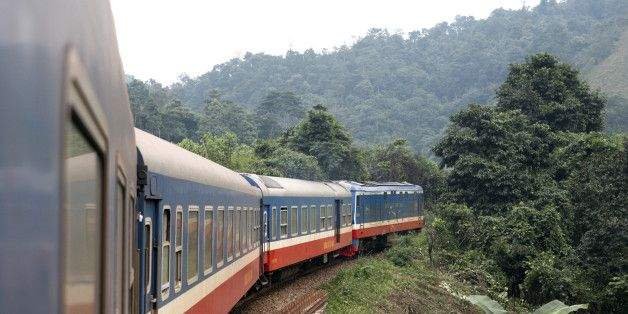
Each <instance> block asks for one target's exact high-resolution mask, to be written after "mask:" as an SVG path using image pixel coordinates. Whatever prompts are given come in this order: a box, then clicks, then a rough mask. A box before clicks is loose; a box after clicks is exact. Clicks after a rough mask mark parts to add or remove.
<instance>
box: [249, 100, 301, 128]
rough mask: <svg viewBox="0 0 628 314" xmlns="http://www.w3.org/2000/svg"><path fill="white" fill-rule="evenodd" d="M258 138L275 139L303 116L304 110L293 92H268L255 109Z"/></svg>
mask: <svg viewBox="0 0 628 314" xmlns="http://www.w3.org/2000/svg"><path fill="white" fill-rule="evenodd" d="M255 114H256V116H257V121H258V132H259V137H260V138H264V139H267V138H273V137H277V136H278V135H279V134H281V132H283V131H285V130H286V129H288V128H289V127H292V126H293V125H295V124H296V123H297V122H298V121H299V120H300V119H301V118H303V116H304V115H305V108H304V107H303V104H302V103H301V99H299V98H298V97H297V96H296V95H295V94H294V93H293V92H277V91H273V92H270V93H269V94H268V95H266V97H264V99H263V100H262V102H261V103H260V105H259V106H258V107H257V108H256V109H255Z"/></svg>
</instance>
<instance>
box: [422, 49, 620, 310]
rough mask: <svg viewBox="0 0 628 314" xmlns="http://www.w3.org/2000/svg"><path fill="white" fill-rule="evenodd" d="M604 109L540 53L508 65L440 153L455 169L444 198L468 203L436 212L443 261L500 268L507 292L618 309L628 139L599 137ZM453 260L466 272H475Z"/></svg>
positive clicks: (456, 119)
mask: <svg viewBox="0 0 628 314" xmlns="http://www.w3.org/2000/svg"><path fill="white" fill-rule="evenodd" d="M603 106H604V100H603V99H602V98H600V97H599V95H598V94H597V93H596V92H591V91H590V90H589V89H588V87H587V84H586V83H584V82H582V81H580V80H579V78H578V72H577V71H574V70H572V69H571V68H570V67H569V66H567V65H565V64H562V63H560V62H559V61H558V60H557V59H555V58H554V57H551V56H549V55H546V54H540V55H536V56H532V57H530V58H528V59H526V62H525V63H523V64H518V65H512V66H511V68H510V73H509V74H508V78H507V80H506V82H505V83H504V84H503V85H502V86H501V87H500V88H499V89H498V103H497V106H495V107H489V106H477V105H471V106H469V107H468V108H467V109H465V110H462V111H461V112H460V113H458V114H456V115H454V116H452V118H451V122H452V124H451V125H450V126H449V127H448V129H447V132H446V134H445V135H444V137H443V139H442V140H441V141H440V142H439V143H438V144H437V145H436V147H435V149H434V151H435V153H436V155H437V156H439V157H441V158H442V160H441V161H442V165H443V166H446V167H449V168H450V171H449V175H448V177H447V184H448V191H447V193H446V196H445V198H446V199H449V200H451V201H454V202H457V203H461V204H463V205H455V204H451V205H442V206H437V207H435V208H434V212H433V214H434V218H433V223H432V225H433V227H432V228H433V229H432V230H433V231H432V232H433V241H432V243H433V246H432V249H433V250H435V253H433V255H435V256H437V257H440V258H437V259H436V260H437V261H441V262H442V261H446V260H447V257H449V259H450V260H456V261H459V260H460V257H461V256H465V255H467V254H470V256H477V257H478V259H477V262H478V263H480V264H481V265H483V267H487V266H488V265H497V267H498V268H499V272H501V273H503V274H504V276H505V278H506V281H507V293H508V296H510V297H516V298H523V299H524V300H525V301H526V302H527V303H529V304H533V305H538V304H542V303H543V302H547V301H548V300H551V299H562V300H567V301H570V302H571V301H573V302H586V303H590V304H591V308H592V310H594V311H597V312H606V311H609V310H615V309H619V308H621V306H622V305H623V301H619V300H620V298H618V297H615V296H614V295H615V294H614V293H615V292H616V291H617V290H613V291H614V292H609V289H607V288H606V287H609V282H611V281H612V280H613V278H618V277H620V276H622V275H623V274H624V272H625V270H626V269H627V266H628V264H626V262H625V261H624V258H623V256H624V255H625V252H626V243H628V232H627V231H626V230H628V215H627V213H626V208H628V187H627V180H626V173H628V171H627V169H628V166H627V165H628V163H627V162H626V160H627V157H626V149H625V145H626V143H627V142H628V140H627V139H626V137H625V136H620V135H616V136H609V135H605V134H602V133H599V132H594V131H598V130H600V129H601V121H602V114H603ZM438 250H442V251H444V252H439V251H438ZM484 258H485V259H486V260H488V261H489V262H486V260H484ZM491 261H492V262H491ZM446 264H447V265H446V267H448V268H449V269H454V268H455V269H459V272H460V273H461V274H467V273H470V269H472V268H473V266H474V265H473V264H472V263H459V262H449V263H447V262H446ZM489 269H490V266H489ZM483 277H485V276H483ZM470 278H473V277H470ZM480 278H482V277H480ZM500 282H501V281H499V280H496V281H493V283H492V284H491V285H492V288H491V287H489V289H488V291H489V292H492V293H493V294H495V293H498V292H499V290H498V288H499V284H500Z"/></svg>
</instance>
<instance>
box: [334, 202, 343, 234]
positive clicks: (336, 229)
mask: <svg viewBox="0 0 628 314" xmlns="http://www.w3.org/2000/svg"><path fill="white" fill-rule="evenodd" d="M340 208H342V201H341V200H336V202H335V206H334V220H335V221H334V234H335V235H336V243H339V242H340Z"/></svg>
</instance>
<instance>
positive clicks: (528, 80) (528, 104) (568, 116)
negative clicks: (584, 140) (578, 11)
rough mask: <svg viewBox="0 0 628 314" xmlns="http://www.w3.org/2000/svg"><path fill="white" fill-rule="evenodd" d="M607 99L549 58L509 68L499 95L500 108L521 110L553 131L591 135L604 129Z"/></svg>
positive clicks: (536, 57) (538, 57)
mask: <svg viewBox="0 0 628 314" xmlns="http://www.w3.org/2000/svg"><path fill="white" fill-rule="evenodd" d="M604 103H605V101H604V98H603V97H602V96H601V95H600V94H599V93H598V92H597V91H591V90H590V88H589V86H588V84H587V83H586V82H584V81H582V80H580V79H579V78H578V71H577V70H575V69H573V68H572V67H571V66H570V65H568V64H566V63H561V62H559V61H558V59H556V58H555V57H554V56H551V55H549V54H538V55H534V56H532V57H529V58H527V59H526V62H525V63H521V64H514V65H511V66H510V72H509V73H508V76H507V77H506V81H505V82H504V83H503V84H502V85H501V86H500V88H499V90H498V91H497V106H498V107H499V108H502V109H506V110H514V109H519V110H521V112H523V113H524V114H525V115H526V116H528V118H529V119H530V120H532V121H534V122H541V123H545V124H547V125H549V126H550V127H551V128H552V130H554V131H565V132H592V131H601V130H602V128H603V121H604V119H603V116H602V110H603V109H604Z"/></svg>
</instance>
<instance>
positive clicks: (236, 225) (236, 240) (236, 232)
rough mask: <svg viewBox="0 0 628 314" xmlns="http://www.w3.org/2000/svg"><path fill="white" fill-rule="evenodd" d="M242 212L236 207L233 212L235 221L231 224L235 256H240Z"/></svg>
mask: <svg viewBox="0 0 628 314" xmlns="http://www.w3.org/2000/svg"><path fill="white" fill-rule="evenodd" d="M241 212H242V207H240V206H238V207H236V210H235V212H234V217H235V220H234V222H233V250H234V251H235V256H240V213H241Z"/></svg>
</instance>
